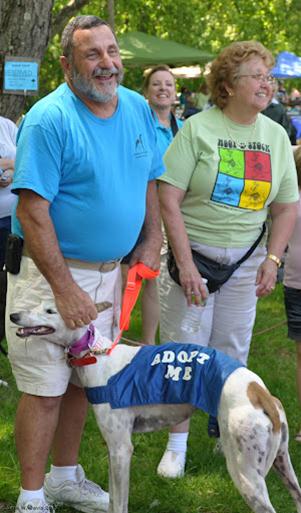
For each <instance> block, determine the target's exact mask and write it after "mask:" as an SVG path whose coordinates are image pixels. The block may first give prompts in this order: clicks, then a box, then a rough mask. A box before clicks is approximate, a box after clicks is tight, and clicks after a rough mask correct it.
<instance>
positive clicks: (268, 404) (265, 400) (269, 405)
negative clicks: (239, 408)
mask: <svg viewBox="0 0 301 513" xmlns="http://www.w3.org/2000/svg"><path fill="white" fill-rule="evenodd" d="M247 394H248V397H249V399H250V401H251V403H252V404H253V406H254V408H262V409H263V411H264V413H265V414H266V415H267V416H268V417H269V418H270V420H271V422H272V424H273V432H274V433H275V432H278V431H280V428H281V421H280V416H279V411H278V408H277V405H278V406H279V407H280V406H281V403H280V401H278V399H276V398H275V397H273V396H272V395H271V394H270V392H269V391H268V390H266V389H265V388H263V387H262V386H261V385H259V383H256V381H252V382H251V383H250V384H249V385H248V390H247Z"/></svg>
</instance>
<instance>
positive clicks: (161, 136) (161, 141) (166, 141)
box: [152, 111, 183, 157]
mask: <svg viewBox="0 0 301 513" xmlns="http://www.w3.org/2000/svg"><path fill="white" fill-rule="evenodd" d="M152 114H153V117H154V121H155V126H156V131H157V138H158V143H157V144H158V148H159V152H160V155H162V157H163V155H164V153H165V152H166V150H167V148H168V146H169V145H170V143H171V142H172V140H173V138H174V135H173V133H172V129H171V127H168V128H167V127H166V126H164V125H162V124H161V123H160V121H159V119H158V116H157V114H156V113H155V112H154V111H152ZM176 122H177V125H178V128H179V129H180V128H181V127H182V126H183V121H182V120H181V119H178V118H176Z"/></svg>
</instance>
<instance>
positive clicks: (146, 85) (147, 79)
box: [142, 64, 176, 94]
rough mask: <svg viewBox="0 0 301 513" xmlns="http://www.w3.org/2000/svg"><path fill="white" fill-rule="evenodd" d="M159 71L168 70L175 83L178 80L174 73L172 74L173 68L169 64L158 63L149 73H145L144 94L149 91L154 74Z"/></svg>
mask: <svg viewBox="0 0 301 513" xmlns="http://www.w3.org/2000/svg"><path fill="white" fill-rule="evenodd" d="M157 71H168V73H170V75H171V76H172V78H173V80H174V83H175V82H176V80H175V77H174V75H173V74H172V71H171V69H170V68H169V67H168V66H167V64H158V66H154V67H153V68H152V69H150V70H149V71H148V72H147V74H146V75H145V78H144V82H143V84H142V91H143V94H145V93H147V90H148V88H149V83H150V79H151V77H152V75H153V74H154V73H156V72H157Z"/></svg>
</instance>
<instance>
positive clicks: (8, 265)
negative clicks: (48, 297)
mask: <svg viewBox="0 0 301 513" xmlns="http://www.w3.org/2000/svg"><path fill="white" fill-rule="evenodd" d="M22 251H23V239H22V238H21V237H18V235H14V234H13V233H11V234H10V235H9V236H8V239H7V242H6V248H5V269H6V271H8V272H9V273H11V274H18V273H19V272H20V265H21V258H22Z"/></svg>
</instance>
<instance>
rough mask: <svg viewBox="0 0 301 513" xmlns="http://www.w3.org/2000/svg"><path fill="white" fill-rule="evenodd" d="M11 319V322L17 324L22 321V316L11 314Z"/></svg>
mask: <svg viewBox="0 0 301 513" xmlns="http://www.w3.org/2000/svg"><path fill="white" fill-rule="evenodd" d="M9 318H10V320H11V322H14V323H16V324H17V323H18V321H19V320H20V314H18V313H12V314H10V316H9Z"/></svg>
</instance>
